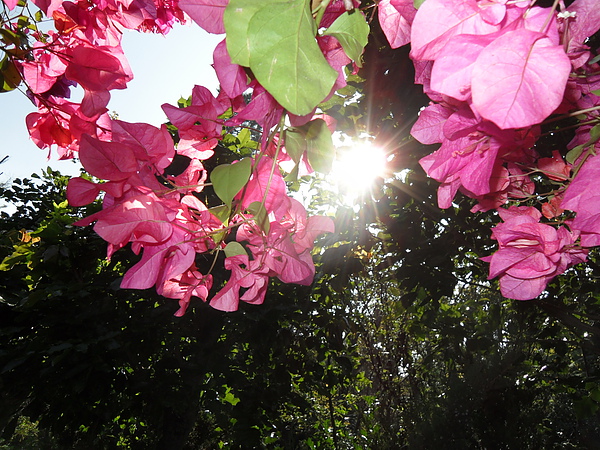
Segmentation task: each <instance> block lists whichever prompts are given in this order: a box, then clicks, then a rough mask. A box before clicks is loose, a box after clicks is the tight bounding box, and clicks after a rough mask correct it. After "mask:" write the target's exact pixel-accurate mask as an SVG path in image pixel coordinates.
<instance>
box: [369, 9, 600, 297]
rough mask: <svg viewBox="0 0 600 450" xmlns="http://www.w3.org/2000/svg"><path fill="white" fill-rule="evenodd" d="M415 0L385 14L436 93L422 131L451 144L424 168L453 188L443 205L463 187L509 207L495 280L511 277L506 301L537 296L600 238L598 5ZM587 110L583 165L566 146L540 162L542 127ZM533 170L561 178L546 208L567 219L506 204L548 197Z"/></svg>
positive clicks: (493, 268)
mask: <svg viewBox="0 0 600 450" xmlns="http://www.w3.org/2000/svg"><path fill="white" fill-rule="evenodd" d="M412 4H413V3H412V1H408V0H383V1H382V2H380V5H379V18H380V22H381V24H382V27H383V29H384V32H385V33H386V35H387V37H388V40H389V42H390V44H391V45H392V46H393V47H398V46H401V45H404V44H407V43H408V42H410V43H411V53H410V55H411V58H412V59H413V62H414V65H415V68H416V82H417V83H419V84H422V85H423V89H424V91H425V93H426V94H427V95H428V96H429V97H430V99H431V100H432V102H431V103H430V104H429V105H428V106H427V107H426V108H424V109H423V110H422V111H421V113H420V115H419V118H418V120H417V122H416V123H415V125H414V126H413V128H412V135H413V136H414V137H415V138H416V139H417V140H419V141H420V142H422V143H424V144H436V143H439V144H441V145H440V147H439V149H438V150H437V151H435V152H434V153H432V154H430V155H428V156H426V157H424V158H423V159H421V161H420V163H421V166H422V167H423V169H424V170H425V172H427V174H428V175H429V176H431V177H432V178H434V179H435V180H437V181H439V182H440V183H441V185H440V187H439V189H438V204H439V206H440V207H441V208H448V207H450V206H451V205H452V202H453V199H454V197H455V195H456V193H457V192H458V191H461V192H462V193H463V194H464V195H467V196H469V197H471V198H474V199H476V200H477V201H478V203H477V205H475V207H474V208H473V209H472V211H473V212H476V211H487V210H491V209H498V211H499V213H500V216H501V217H502V218H503V219H504V223H502V224H500V225H498V226H497V227H495V228H494V230H493V237H494V239H496V240H497V241H498V244H499V247H500V248H499V250H498V251H497V252H496V253H494V255H492V256H491V257H487V258H484V260H486V261H489V262H490V263H491V264H490V273H489V276H490V278H494V277H497V276H499V277H500V287H501V290H502V293H503V295H504V296H506V297H509V298H514V299H520V300H525V299H531V298H535V297H537V296H538V295H540V293H541V292H542V291H543V290H544V288H545V286H546V284H547V283H548V281H549V280H550V279H552V278H553V277H554V276H556V275H558V274H560V273H562V272H564V271H565V270H566V269H567V268H568V267H570V266H572V265H574V264H577V263H579V262H583V261H585V257H586V256H585V255H586V251H585V249H583V248H582V247H592V246H596V245H598V243H600V234H598V233H600V227H598V226H596V225H595V223H596V221H595V219H596V217H597V214H599V213H600V202H598V201H595V200H596V199H598V198H599V197H598V195H599V194H598V190H597V188H595V186H593V185H592V183H595V181H593V180H595V175H596V169H595V167H596V166H598V164H599V163H598V162H597V161H600V160H596V157H589V155H590V154H591V153H594V147H595V146H596V141H595V140H593V139H592V138H591V137H590V129H592V127H593V126H594V123H599V122H600V119H599V116H598V109H600V108H596V109H595V107H597V106H600V97H598V95H596V93H597V89H598V88H600V76H598V75H597V73H598V69H599V68H600V67H599V66H598V64H597V63H595V62H594V61H591V59H592V53H591V52H590V49H589V48H588V47H587V46H586V45H585V40H586V39H587V38H588V37H589V36H592V35H593V34H594V33H596V32H597V31H598V29H599V28H600V10H599V9H598V7H597V6H598V5H597V2H595V1H592V0H576V1H575V2H574V3H573V4H572V5H571V6H569V8H564V5H560V6H561V11H560V12H559V11H557V10H555V9H554V8H542V7H537V6H532V2H529V1H516V2H508V1H506V0H491V1H489V0H485V1H479V0H467V1H464V0H427V1H426V2H424V3H423V4H422V5H421V7H420V8H419V10H418V11H417V10H415V9H414V7H413V6H412ZM594 91H596V93H594ZM578 110H585V111H586V112H587V117H586V120H585V121H584V122H585V123H586V124H587V125H582V126H581V127H579V129H578V130H577V137H576V138H575V140H574V142H573V143H572V144H571V145H569V149H575V148H576V147H577V146H578V145H579V146H580V147H579V148H578V149H576V150H575V151H579V152H580V154H579V155H575V157H573V158H569V159H570V160H571V162H573V163H574V164H573V166H571V165H570V164H567V163H565V161H564V160H563V156H562V154H561V153H560V152H559V151H554V152H553V156H552V157H551V158H540V157H539V155H538V153H537V151H536V150H535V147H534V144H535V143H536V141H537V140H538V138H539V136H540V125H541V124H542V122H543V121H544V120H546V119H547V118H548V117H549V116H550V115H551V114H564V113H573V112H574V111H578ZM572 115H573V114H572ZM572 151H573V150H572ZM573 160H574V161H573ZM533 173H541V174H543V175H545V176H546V177H548V178H549V179H550V180H553V181H554V182H556V184H557V185H558V184H559V185H560V186H559V187H558V188H557V189H556V190H555V191H554V192H553V193H551V194H550V195H545V201H544V202H543V204H542V205H541V211H542V213H543V216H544V217H545V218H546V219H550V220H553V221H554V223H560V222H565V221H566V222H565V223H566V224H567V226H559V227H558V228H556V227H555V226H554V225H550V224H545V223H539V220H540V218H541V217H542V213H540V212H539V211H538V210H536V209H533V208H525V207H520V208H514V207H511V208H509V209H508V210H507V209H504V208H503V206H505V205H507V204H510V203H511V202H513V203H514V202H516V203H520V202H523V201H528V200H534V199H535V198H536V197H535V194H536V187H535V184H534V182H533V180H532V179H531V177H530V175H531V174H533ZM573 177H574V179H573V180H572V181H571V178H573ZM565 210H570V211H573V212H576V213H577V214H576V216H575V219H574V220H568V219H569V217H570V215H569V214H571V213H569V212H567V213H565Z"/></svg>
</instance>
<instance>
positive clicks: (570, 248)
mask: <svg viewBox="0 0 600 450" xmlns="http://www.w3.org/2000/svg"><path fill="white" fill-rule="evenodd" d="M500 211H503V212H502V218H503V219H504V220H505V221H504V223H501V224H499V225H497V226H496V227H495V228H494V229H493V230H492V237H493V238H494V239H496V240H497V241H498V246H499V250H498V251H496V252H495V253H494V254H493V255H491V256H487V257H485V258H482V259H483V260H484V261H487V262H489V263H490V271H489V279H492V278H495V277H498V276H499V277H500V290H501V292H502V295H503V296H504V297H507V298H512V299H515V300H531V299H533V298H535V297H537V296H538V295H540V294H541V293H542V292H543V290H544V289H545V288H546V285H547V284H548V282H549V281H550V280H551V279H552V278H554V277H555V276H556V275H559V274H561V273H563V272H564V271H565V270H566V269H567V268H569V267H571V266H573V265H575V264H578V263H580V262H584V261H585V260H586V257H587V256H586V251H585V250H583V249H581V248H578V247H577V246H576V245H575V236H574V235H573V234H572V233H570V232H569V231H568V230H567V229H566V228H565V227H559V228H558V229H556V228H554V227H552V226H550V225H546V224H542V223H539V222H538V221H539V218H540V217H541V213H540V212H539V211H538V210H536V209H535V208H531V207H521V208H514V207H513V208H509V209H508V210H500Z"/></svg>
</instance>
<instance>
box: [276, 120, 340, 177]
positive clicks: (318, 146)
mask: <svg viewBox="0 0 600 450" xmlns="http://www.w3.org/2000/svg"><path fill="white" fill-rule="evenodd" d="M285 149H286V151H287V152H288V155H290V157H291V158H292V159H293V160H294V161H295V162H296V163H298V162H299V161H300V158H302V155H303V154H304V152H308V153H307V156H308V161H309V162H310V165H311V166H312V168H313V169H315V170H316V171H318V172H321V173H327V172H329V171H330V170H331V166H332V164H333V160H334V159H335V147H334V146H333V141H332V139H331V131H329V128H327V124H326V123H325V121H324V120H323V119H315V120H311V121H310V122H308V123H307V124H305V125H302V126H301V127H296V128H290V129H287V130H286V132H285Z"/></svg>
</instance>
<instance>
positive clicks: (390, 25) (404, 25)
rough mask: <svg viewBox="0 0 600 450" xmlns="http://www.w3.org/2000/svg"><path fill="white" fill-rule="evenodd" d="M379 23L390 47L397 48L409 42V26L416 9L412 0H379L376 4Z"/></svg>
mask: <svg viewBox="0 0 600 450" xmlns="http://www.w3.org/2000/svg"><path fill="white" fill-rule="evenodd" d="M377 8H378V11H377V15H378V18H379V24H380V25H381V29H382V30H383V32H384V34H385V37H386V38H387V40H388V42H389V43H390V47H392V48H398V47H402V46H403V45H406V44H408V43H409V42H410V26H411V23H412V21H413V20H414V19H415V15H416V14H417V9H416V8H415V5H414V2H413V0H381V1H380V2H379V4H378V6H377Z"/></svg>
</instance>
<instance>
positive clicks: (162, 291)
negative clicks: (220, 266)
mask: <svg viewBox="0 0 600 450" xmlns="http://www.w3.org/2000/svg"><path fill="white" fill-rule="evenodd" d="M212 283H213V278H212V275H202V274H201V273H200V272H199V271H198V270H197V269H196V266H195V265H192V267H190V269H188V270H187V271H185V272H184V273H182V274H180V275H177V276H175V277H173V278H170V279H168V280H167V281H165V282H164V283H163V284H161V285H159V286H157V289H156V292H157V293H158V294H159V295H162V296H163V297H167V298H172V299H176V300H179V309H178V310H177V312H175V316H176V317H181V316H183V315H184V314H185V312H186V310H187V309H188V306H189V304H190V301H191V298H192V297H198V298H200V299H202V300H203V301H206V300H207V298H208V293H209V291H210V288H211V287H212Z"/></svg>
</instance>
